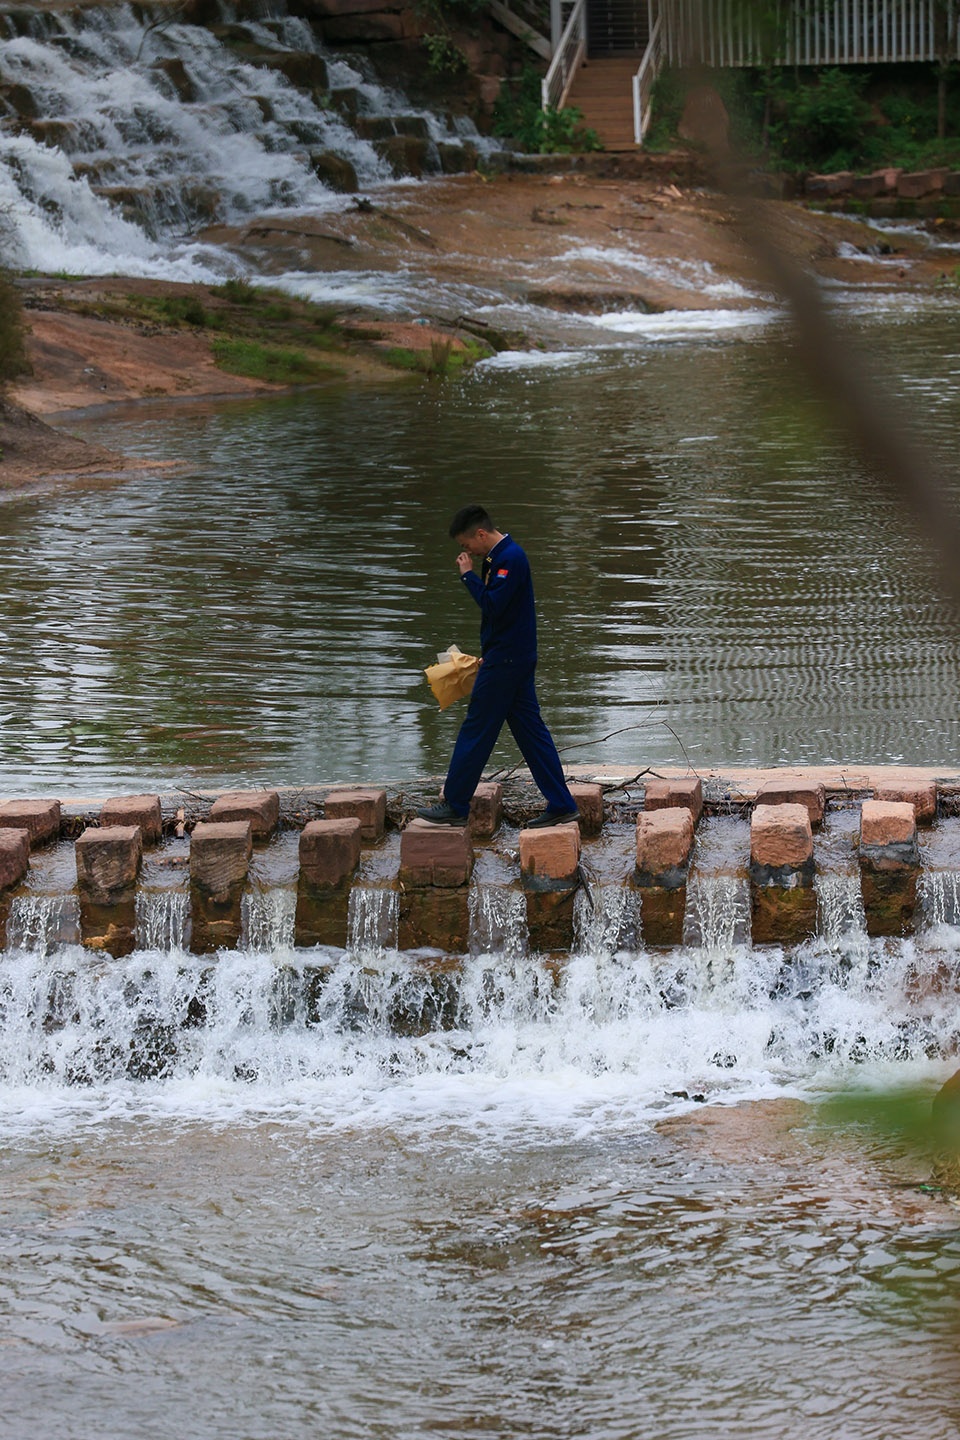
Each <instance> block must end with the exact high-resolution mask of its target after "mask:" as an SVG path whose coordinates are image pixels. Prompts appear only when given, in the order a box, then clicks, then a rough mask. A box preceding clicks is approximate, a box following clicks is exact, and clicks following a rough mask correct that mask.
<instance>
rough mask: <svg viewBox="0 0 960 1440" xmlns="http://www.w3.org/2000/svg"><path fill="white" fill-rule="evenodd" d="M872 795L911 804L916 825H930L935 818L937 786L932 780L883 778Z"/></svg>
mask: <svg viewBox="0 0 960 1440" xmlns="http://www.w3.org/2000/svg"><path fill="white" fill-rule="evenodd" d="M873 796H874V799H875V800H884V801H896V802H898V803H901V804H903V803H906V804H908V805H912V806H913V812H914V815H915V817H916V821H917V824H918V825H931V824H932V823H933V821H934V820H935V819H936V818H937V787H936V784H935V783H934V781H933V780H901V781H898V780H883V781H881V782H880V784H879V785H877V786H876V788H875V789H874V792H873Z"/></svg>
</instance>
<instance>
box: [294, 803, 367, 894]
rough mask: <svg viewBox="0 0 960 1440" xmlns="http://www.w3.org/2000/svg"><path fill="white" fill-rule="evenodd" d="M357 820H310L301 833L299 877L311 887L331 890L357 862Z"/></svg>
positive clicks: (358, 857)
mask: <svg viewBox="0 0 960 1440" xmlns="http://www.w3.org/2000/svg"><path fill="white" fill-rule="evenodd" d="M360 828H361V827H360V821H359V820H358V819H357V817H356V816H355V815H353V816H348V817H347V818H345V819H343V820H311V821H310V822H309V824H307V825H305V826H304V827H303V829H302V830H301V832H300V879H301V881H303V882H305V883H306V884H307V885H308V886H309V887H310V888H311V889H313V890H334V889H336V888H337V887H338V886H340V885H342V884H343V882H344V881H345V880H347V879H348V877H349V876H350V875H352V874H353V872H354V870H356V868H357V866H358V865H359V863H360Z"/></svg>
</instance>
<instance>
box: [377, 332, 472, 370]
mask: <svg viewBox="0 0 960 1440" xmlns="http://www.w3.org/2000/svg"><path fill="white" fill-rule="evenodd" d="M493 353H494V352H493V351H492V350H491V349H490V347H489V345H484V344H482V343H481V342H480V341H479V340H465V341H464V342H463V349H461V350H454V348H453V341H452V339H449V338H447V339H444V340H431V341H430V354H429V355H428V354H427V353H426V352H425V351H422V350H409V349H407V347H406V346H404V345H394V346H392V347H391V348H390V349H389V350H387V351H386V352H385V355H384V358H385V360H386V362H387V364H388V365H392V366H393V368H394V369H395V370H409V371H411V372H412V373H414V374H419V375H428V376H429V377H430V378H431V379H432V380H445V379H449V378H450V377H451V376H454V375H458V374H460V373H461V372H462V371H463V370H464V369H467V368H469V367H470V366H471V365H474V364H475V363H476V361H477V360H484V359H486V358H487V356H489V355H492V354H493Z"/></svg>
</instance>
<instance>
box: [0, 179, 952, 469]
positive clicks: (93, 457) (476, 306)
mask: <svg viewBox="0 0 960 1440" xmlns="http://www.w3.org/2000/svg"><path fill="white" fill-rule="evenodd" d="M668 174H669V166H667V165H666V164H664V165H661V166H659V167H657V166H652V167H651V170H650V173H649V174H645V175H641V176H639V177H638V178H634V179H629V180H624V179H622V178H621V179H610V178H604V177H603V176H602V175H597V174H591V173H589V172H583V171H573V172H571V171H569V170H564V171H558V172H556V173H551V172H550V170H549V169H545V170H544V171H543V173H538V174H523V173H512V172H510V171H505V172H499V173H490V174H483V173H476V174H473V175H464V176H457V177H448V178H446V179H442V180H435V181H432V182H428V183H425V184H420V185H416V186H411V185H409V184H406V185H404V184H399V185H396V186H392V187H385V188H384V189H382V190H380V191H378V192H377V193H376V196H375V198H370V197H361V198H353V199H352V200H351V201H350V202H349V203H347V202H344V206H343V208H342V209H341V210H340V212H339V213H333V214H325V215H323V216H313V215H309V214H303V215H291V214H284V215H282V216H278V215H273V216H264V217H261V218H258V219H255V220H251V221H250V222H248V223H247V224H245V225H243V226H236V227H229V228H228V227H223V226H218V227H216V228H214V229H211V230H209V231H207V232H206V233H205V234H204V235H203V237H202V239H203V240H204V241H205V242H207V243H209V244H210V245H215V246H216V247H217V248H218V250H220V251H221V252H222V253H225V254H227V255H228V256H230V257H232V259H233V261H234V263H235V266H236V271H237V273H238V274H242V275H251V276H255V277H257V283H256V287H255V286H253V285H250V284H248V283H247V282H246V281H245V280H233V281H229V280H228V281H227V282H226V283H225V284H221V285H210V284H197V285H185V284H176V283H172V282H165V281H160V280H144V279H131V278H126V277H122V276H113V277H108V278H94V279H87V278H82V277H43V276H38V277H29V278H24V279H23V280H22V281H21V287H22V292H23V297H24V303H25V306H26V307H27V319H28V325H29V334H28V354H29V360H30V364H31V373H30V374H29V375H27V376H25V377H24V378H23V379H22V380H21V382H20V383H19V384H18V385H17V386H16V387H15V389H14V391H13V393H12V397H11V398H12V399H13V401H15V402H16V404H17V405H18V406H21V407H23V409H24V410H25V411H27V412H29V415H31V416H34V417H59V418H60V419H61V420H62V419H63V418H64V417H65V416H66V415H67V414H69V412H71V411H77V410H88V409H89V408H90V407H96V406H101V405H105V404H109V405H114V404H124V403H129V402H133V401H153V402H157V401H167V402H170V401H185V400H200V399H203V400H219V399H232V400H236V399H243V398H245V397H250V396H256V395H264V394H269V393H274V392H279V391H283V390H287V389H289V388H290V387H291V386H303V385H331V384H343V383H349V384H356V383H360V384H370V383H373V384H382V383H396V381H398V380H402V379H407V380H409V379H410V377H411V376H417V377H420V378H421V379H422V378H423V377H425V376H432V377H434V378H439V377H449V376H451V375H455V374H457V373H459V372H460V371H461V370H463V369H464V368H465V367H469V366H470V365H472V364H473V363H475V362H476V361H477V360H478V359H481V358H483V357H485V356H488V355H490V354H492V353H493V352H494V351H496V350H499V349H503V348H511V349H524V348H533V347H539V348H549V347H550V346H551V345H553V344H556V343H560V342H559V341H558V339H557V336H556V326H557V324H558V323H559V322H560V321H561V320H562V317H565V316H567V317H568V316H570V315H583V316H591V315H592V316H596V315H599V314H602V313H604V312H610V311H624V310H626V311H630V310H636V311H638V312H641V313H657V312H673V311H690V310H706V309H711V308H712V309H716V308H724V309H730V308H733V309H737V308H748V307H750V306H751V305H755V304H756V303H757V299H758V297H759V296H762V297H763V298H764V299H767V300H768V299H769V297H768V296H766V295H765V294H764V290H763V285H764V282H763V280H762V278H761V277H760V276H758V273H757V266H756V263H755V260H754V256H753V254H752V252H751V250H750V248H749V246H748V245H747V244H746V243H745V241H744V239H743V237H742V236H741V233H740V231H739V229H738V226H737V224H736V221H735V217H734V214H733V211H732V209H731V207H730V204H729V203H728V201H727V200H726V199H725V197H723V196H722V195H721V194H719V193H717V192H715V191H711V190H709V189H707V188H705V187H702V186H696V185H689V186H687V187H686V188H684V189H681V188H680V187H679V186H678V185H676V184H675V183H674V182H673V181H671V180H670V179H669V178H667V176H668ZM762 213H763V216H764V217H765V220H766V222H767V224H768V225H769V228H770V230H771V232H772V233H773V234H775V236H776V238H777V241H778V244H779V245H780V246H782V247H783V248H784V249H785V250H786V251H787V252H788V253H789V254H790V255H792V256H793V258H794V259H796V260H797V261H799V262H800V263H802V264H803V265H804V267H805V268H807V269H808V270H810V271H812V272H813V273H815V274H816V275H818V276H820V277H821V278H822V279H824V280H826V281H830V282H834V283H839V284H842V285H844V286H848V287H878V286H883V287H885V288H889V287H890V286H894V287H897V288H900V289H909V290H929V289H932V288H935V287H943V286H945V285H948V286H951V287H952V286H953V285H954V284H955V283H956V281H955V275H954V264H953V258H952V257H951V256H950V255H949V254H945V253H944V252H939V251H938V250H937V249H936V248H935V247H934V246H931V244H930V242H929V240H928V239H927V237H926V236H925V235H924V234H923V233H922V232H918V231H898V232H895V233H891V232H880V231H878V230H876V229H874V228H873V227H871V226H870V225H869V224H868V223H864V222H862V221H860V220H857V219H854V218H851V217H849V216H844V215H836V214H823V213H819V212H817V211H814V210H809V209H807V208H805V207H804V206H802V205H800V204H795V203H789V202H780V201H766V202H763V205H762ZM271 281H272V282H273V284H274V285H275V286H276V290H264V289H263V288H260V287H262V286H269V285H270V284H271ZM497 301H499V302H501V307H503V306H505V307H507V309H508V311H509V313H510V314H511V315H514V316H516V314H517V313H518V312H519V313H520V315H521V318H520V321H519V322H518V323H509V324H506V325H504V324H497V323H491V321H490V320H489V318H488V315H489V310H490V305H491V302H494V304H495V302H497ZM0 443H2V445H3V454H4V459H3V462H2V471H0V473H2V478H3V484H4V485H5V487H7V488H9V487H11V486H19V485H22V484H24V483H28V482H30V481H36V480H37V479H40V478H42V477H46V478H50V479H52V478H54V477H56V476H60V475H64V474H71V475H92V474H99V475H103V474H115V473H118V472H120V471H122V470H123V467H124V463H125V462H124V461H123V459H122V457H117V456H115V455H107V454H97V453H94V452H93V451H92V450H91V448H90V447H89V446H81V445H80V443H79V442H77V441H73V440H70V439H69V438H68V437H67V436H65V435H62V434H60V433H56V434H55V433H54V432H51V431H50V430H49V429H43V428H41V427H39V426H37V425H36V424H31V423H30V421H29V419H28V416H27V415H25V414H23V413H22V412H21V411H18V410H16V409H12V410H11V409H9V408H8V410H7V411H6V413H5V418H4V422H3V433H2V436H0Z"/></svg>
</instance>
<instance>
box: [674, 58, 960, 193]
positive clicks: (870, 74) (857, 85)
mask: <svg viewBox="0 0 960 1440" xmlns="http://www.w3.org/2000/svg"><path fill="white" fill-rule="evenodd" d="M689 83H691V82H690V79H689V77H687V76H686V75H684V74H683V73H682V72H678V71H671V70H666V71H664V72H663V73H662V74H661V76H660V78H659V79H658V81H657V84H656V87H655V89H654V105H653V122H652V124H651V127H650V130H649V132H648V137H647V146H648V148H650V149H652V150H665V149H671V148H674V147H675V146H677V145H678V144H682V143H683V142H681V141H679V139H678V126H679V123H680V117H681V115H682V113H683V105H684V96H685V94H686V91H687V88H688V84H689ZM697 83H702V77H698V80H697ZM710 83H711V84H712V85H713V86H714V87H715V88H716V89H717V90H718V91H719V93H720V96H721V98H722V99H723V101H724V104H725V105H726V107H727V111H728V113H729V116H730V138H731V143H732V145H733V146H734V149H735V150H736V151H737V152H738V153H739V154H741V155H744V156H746V157H747V158H752V159H756V160H759V161H762V162H764V163H766V164H769V165H771V166H773V167H775V168H777V169H782V170H787V171H794V172H802V171H808V170H819V171H824V172H830V171H836V170H860V171H868V170H874V169H879V168H880V167H881V166H884V165H899V166H902V167H904V168H905V169H909V170H914V169H925V168H927V167H928V166H931V165H951V166H960V93H958V94H954V93H952V92H950V91H949V90H948V91H947V92H946V95H945V96H944V95H943V94H942V93H941V88H940V86H939V84H938V72H936V71H934V70H932V68H931V67H929V66H920V65H909V66H908V65H903V66H878V67H877V68H876V69H873V70H871V69H869V68H864V67H859V66H844V67H842V68H840V67H832V68H828V69H823V70H788V69H775V68H773V67H770V68H767V69H755V70H717V71H713V72H711V75H710ZM941 128H942V129H943V130H944V131H945V132H946V133H945V135H944V136H942V137H939V138H938V131H939V130H940V129H941Z"/></svg>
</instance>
